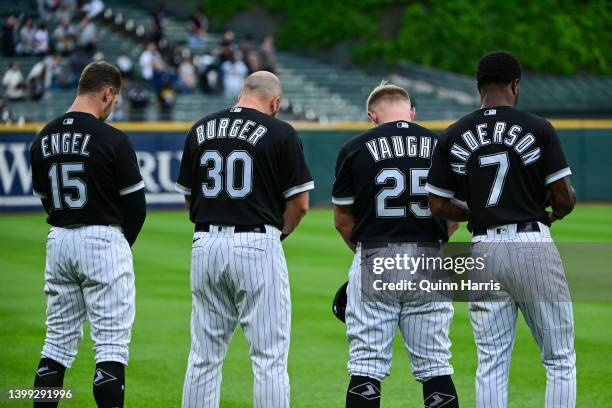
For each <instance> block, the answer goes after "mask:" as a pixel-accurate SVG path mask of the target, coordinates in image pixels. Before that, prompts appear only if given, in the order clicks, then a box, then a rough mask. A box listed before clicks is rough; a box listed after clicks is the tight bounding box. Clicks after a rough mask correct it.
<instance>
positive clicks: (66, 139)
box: [40, 132, 91, 159]
mask: <svg viewBox="0 0 612 408" xmlns="http://www.w3.org/2000/svg"><path fill="white" fill-rule="evenodd" d="M90 139H91V135H90V134H89V133H86V134H85V135H83V133H70V132H64V133H52V134H51V135H45V136H43V137H42V138H41V139H40V151H41V152H42V156H43V157H44V158H45V159H46V158H48V157H51V156H59V155H62V154H70V155H75V154H76V155H79V156H89V151H88V150H87V146H88V145H89V140H90Z"/></svg>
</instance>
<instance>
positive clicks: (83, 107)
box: [68, 96, 100, 119]
mask: <svg viewBox="0 0 612 408" xmlns="http://www.w3.org/2000/svg"><path fill="white" fill-rule="evenodd" d="M68 112H83V113H89V114H90V115H93V116H94V117H95V118H96V119H100V112H99V109H97V107H96V106H95V105H94V104H93V103H92V101H91V100H89V98H87V97H83V96H77V97H76V99H75V100H74V102H73V103H72V105H71V106H70V108H68Z"/></svg>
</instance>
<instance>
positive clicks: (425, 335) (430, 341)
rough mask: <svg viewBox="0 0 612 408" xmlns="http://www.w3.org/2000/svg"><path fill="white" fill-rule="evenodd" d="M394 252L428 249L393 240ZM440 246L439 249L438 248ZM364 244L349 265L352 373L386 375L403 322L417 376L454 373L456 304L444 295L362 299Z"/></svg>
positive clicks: (416, 253) (348, 322) (420, 378)
mask: <svg viewBox="0 0 612 408" xmlns="http://www.w3.org/2000/svg"><path fill="white" fill-rule="evenodd" d="M389 251H390V253H389V254H390V255H391V256H393V254H408V255H409V256H412V255H414V256H419V255H420V254H421V253H423V252H428V251H427V250H426V249H423V248H419V247H417V245H416V244H409V243H404V244H391V246H390V247H389ZM437 251H438V250H435V252H436V253H438V252H437ZM361 273H362V271H361V244H360V245H358V246H357V252H356V253H355V257H354V258H353V264H352V265H351V269H350V271H349V285H348V302H347V307H346V329H347V338H348V341H349V357H350V358H349V362H348V371H349V374H350V375H352V376H354V375H359V376H365V377H370V378H375V379H377V380H379V381H382V380H383V379H384V378H385V377H387V376H388V375H389V369H390V367H391V359H392V354H393V339H394V338H395V333H396V332H397V329H398V327H399V330H400V332H401V334H402V337H403V338H404V347H405V348H406V351H407V352H408V355H409V356H410V360H411V362H412V373H413V375H414V377H415V379H416V380H417V381H419V382H423V381H426V380H428V379H430V378H433V377H437V376H441V375H451V374H452V373H453V367H452V366H451V365H450V363H449V360H450V358H451V353H450V346H451V341H450V339H449V337H448V332H449V327H450V324H451V322H452V320H453V312H454V310H453V305H452V303H451V302H446V301H432V300H431V297H430V298H429V299H427V300H424V301H422V302H421V301H418V300H413V301H408V302H392V301H384V302H372V301H367V302H365V301H363V300H362V291H361V284H362V277H361Z"/></svg>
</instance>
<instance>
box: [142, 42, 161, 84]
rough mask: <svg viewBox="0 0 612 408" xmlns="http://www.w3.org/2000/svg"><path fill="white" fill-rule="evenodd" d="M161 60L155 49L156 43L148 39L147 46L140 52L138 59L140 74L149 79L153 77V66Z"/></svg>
mask: <svg viewBox="0 0 612 408" xmlns="http://www.w3.org/2000/svg"><path fill="white" fill-rule="evenodd" d="M159 61H161V55H160V54H159V51H157V45H156V44H155V42H154V41H150V42H149V44H147V48H145V50H144V51H143V52H142V54H140V58H139V59H138V65H140V74H141V76H142V77H143V78H144V79H146V80H147V81H150V80H152V79H153V73H154V70H155V66H156V65H157V64H158V63H159Z"/></svg>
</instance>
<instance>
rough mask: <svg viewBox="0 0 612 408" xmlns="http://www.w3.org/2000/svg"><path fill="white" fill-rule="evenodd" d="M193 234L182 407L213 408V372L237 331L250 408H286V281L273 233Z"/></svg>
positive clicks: (217, 376) (227, 230) (216, 390)
mask: <svg viewBox="0 0 612 408" xmlns="http://www.w3.org/2000/svg"><path fill="white" fill-rule="evenodd" d="M212 228H213V229H214V232H196V233H195V235H194V243H193V247H192V261H191V292H192V312H191V313H192V314H191V352H190V354H189V361H188V367H187V373H186V376H185V384H184V386H183V407H186V408H187V407H188V408H196V407H197V408H203V407H206V408H209V407H218V406H219V401H220V388H221V366H222V364H223V360H224V359H225V355H226V352H227V347H228V344H229V342H230V339H231V337H232V334H233V333H234V329H235V327H236V324H237V323H240V326H241V327H242V329H243V331H244V334H245V337H246V339H247V342H248V344H249V354H250V356H251V361H252V366H253V373H254V378H255V384H254V390H253V394H254V406H255V407H258V408H259V407H268V408H272V407H274V408H283V407H288V406H289V376H288V374H287V358H288V353H289V335H290V328H291V300H290V294H289V279H288V273H287V264H286V262H285V256H284V253H283V248H282V245H281V243H280V231H279V230H278V229H276V228H274V227H271V226H266V233H255V232H248V233H234V232H233V227H223V228H219V227H212Z"/></svg>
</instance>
